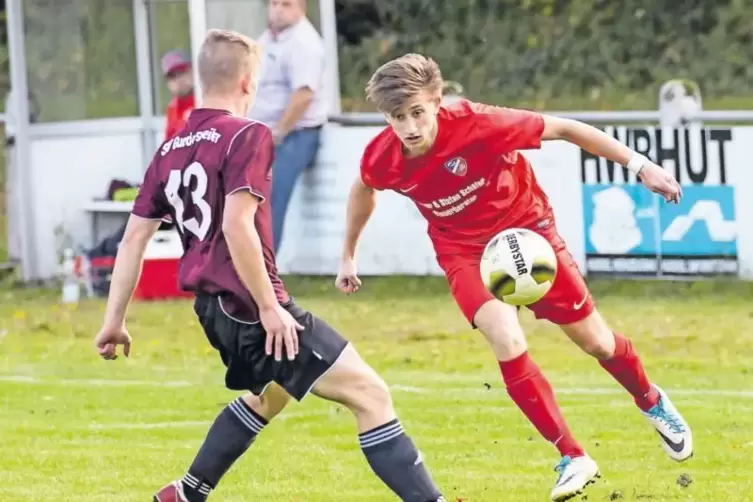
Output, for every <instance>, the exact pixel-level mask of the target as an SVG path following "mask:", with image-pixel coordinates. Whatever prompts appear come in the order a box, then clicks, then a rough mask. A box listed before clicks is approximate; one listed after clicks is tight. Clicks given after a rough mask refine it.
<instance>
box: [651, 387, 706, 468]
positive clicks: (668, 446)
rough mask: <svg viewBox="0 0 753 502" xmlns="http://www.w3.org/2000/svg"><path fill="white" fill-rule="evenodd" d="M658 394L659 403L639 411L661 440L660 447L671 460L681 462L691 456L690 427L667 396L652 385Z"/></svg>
mask: <svg viewBox="0 0 753 502" xmlns="http://www.w3.org/2000/svg"><path fill="white" fill-rule="evenodd" d="M654 388H655V389H656V390H657V391H658V392H659V402H658V403H657V405H656V406H654V407H653V408H651V409H650V410H648V411H641V413H643V416H644V417H646V420H648V421H649V422H650V423H651V425H652V426H653V427H654V429H656V432H657V433H658V434H659V437H660V438H661V446H662V448H664V451H665V452H667V455H669V457H670V458H671V459H672V460H676V461H678V462H682V461H683V460H687V459H689V458H690V457H692V456H693V434H692V432H691V431H690V426H689V425H688V423H687V422H686V421H685V419H684V418H682V415H680V412H679V411H677V408H675V405H674V404H672V401H670V400H669V397H668V396H667V394H666V393H665V392H664V391H663V390H661V389H660V388H659V386H658V385H654Z"/></svg>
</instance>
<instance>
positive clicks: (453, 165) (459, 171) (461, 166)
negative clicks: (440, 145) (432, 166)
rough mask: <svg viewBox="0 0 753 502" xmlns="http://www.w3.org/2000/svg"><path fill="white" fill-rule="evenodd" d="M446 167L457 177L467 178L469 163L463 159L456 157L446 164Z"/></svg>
mask: <svg viewBox="0 0 753 502" xmlns="http://www.w3.org/2000/svg"><path fill="white" fill-rule="evenodd" d="M444 166H445V167H446V168H447V170H448V171H450V172H451V173H452V174H454V175H455V176H465V173H467V172H468V163H467V162H466V161H465V159H464V158H463V157H455V158H454V159H450V160H448V161H447V162H445V163H444Z"/></svg>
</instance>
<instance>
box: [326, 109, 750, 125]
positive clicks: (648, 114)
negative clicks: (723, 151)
mask: <svg viewBox="0 0 753 502" xmlns="http://www.w3.org/2000/svg"><path fill="white" fill-rule="evenodd" d="M546 113H547V114H548V115H555V116H557V117H565V118H570V119H575V120H580V121H582V122H588V123H590V124H636V123H657V124H658V123H659V111H658V110H638V111H613V112H596V111H591V112H546ZM329 120H330V122H334V123H336V124H342V125H349V126H376V125H385V124H386V122H385V120H384V117H383V116H382V114H381V113H341V114H339V115H333V116H331V117H330V118H329ZM698 120H700V121H701V122H753V110H705V111H702V112H700V113H699V114H698Z"/></svg>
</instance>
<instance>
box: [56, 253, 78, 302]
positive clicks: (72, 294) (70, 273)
mask: <svg viewBox="0 0 753 502" xmlns="http://www.w3.org/2000/svg"><path fill="white" fill-rule="evenodd" d="M61 272H62V276H63V277H62V279H63V303H78V301H79V299H80V297H81V285H80V284H79V281H78V277H76V257H75V253H74V251H73V249H70V248H68V249H66V250H65V251H63V263H62V266H61Z"/></svg>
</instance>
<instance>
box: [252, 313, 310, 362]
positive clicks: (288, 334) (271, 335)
mask: <svg viewBox="0 0 753 502" xmlns="http://www.w3.org/2000/svg"><path fill="white" fill-rule="evenodd" d="M259 318H260V319H261V325H262V326H263V327H264V330H265V331H266V332H267V343H266V352H267V355H268V356H269V355H272V351H274V355H275V361H282V351H283V348H284V349H285V352H286V353H287V355H288V360H289V361H292V360H293V359H295V356H296V355H297V354H298V331H302V330H303V329H304V328H303V326H301V325H300V324H299V323H298V321H296V320H295V318H294V317H293V316H292V315H290V312H288V311H287V310H285V309H284V308H282V307H281V306H280V305H275V306H274V307H271V308H268V309H262V310H261V311H260V312H259Z"/></svg>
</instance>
